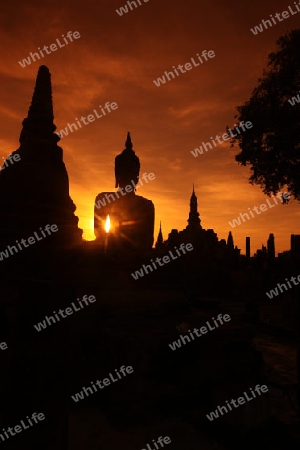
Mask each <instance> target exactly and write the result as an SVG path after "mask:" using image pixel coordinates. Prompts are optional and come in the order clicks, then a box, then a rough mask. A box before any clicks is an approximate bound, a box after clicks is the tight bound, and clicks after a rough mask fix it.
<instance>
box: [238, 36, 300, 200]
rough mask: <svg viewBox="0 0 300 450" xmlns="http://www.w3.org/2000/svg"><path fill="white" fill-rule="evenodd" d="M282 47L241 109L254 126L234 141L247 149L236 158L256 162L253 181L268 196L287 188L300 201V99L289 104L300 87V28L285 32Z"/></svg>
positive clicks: (240, 117)
mask: <svg viewBox="0 0 300 450" xmlns="http://www.w3.org/2000/svg"><path fill="white" fill-rule="evenodd" d="M277 45H278V47H279V49H278V51H277V52H276V53H275V52H274V53H270V54H269V57H268V65H267V69H266V70H265V71H264V72H263V77H262V78H260V79H259V80H258V86H257V87H256V88H255V89H254V90H253V92H252V95H251V98H250V100H249V101H247V102H246V103H245V104H244V105H242V106H238V107H237V111H238V114H237V115H236V116H235V117H236V118H237V119H238V121H239V122H241V121H244V122H246V121H250V122H252V124H253V127H252V128H251V129H249V130H246V131H245V132H243V133H242V134H239V135H238V136H237V137H234V138H233V139H232V141H231V144H232V146H234V145H235V144H238V146H239V147H240V149H241V152H240V153H239V154H237V155H236V156H235V159H236V161H237V162H238V163H239V164H241V165H243V166H247V165H249V166H251V167H250V170H251V172H252V173H251V176H250V178H249V182H250V183H251V184H258V185H260V186H261V188H262V190H263V192H264V193H265V194H267V195H271V194H277V193H278V192H279V191H280V190H281V188H283V187H284V186H286V187H287V189H288V191H289V193H290V194H291V195H292V196H293V197H294V198H295V199H297V200H299V201H300V103H296V104H295V105H294V106H292V105H291V104H290V103H289V102H288V100H289V99H291V98H292V97H294V96H297V94H299V91H300V30H293V31H291V32H289V33H287V34H286V35H285V36H282V37H281V38H280V39H279V40H278V42H277ZM299 98H300V97H299Z"/></svg>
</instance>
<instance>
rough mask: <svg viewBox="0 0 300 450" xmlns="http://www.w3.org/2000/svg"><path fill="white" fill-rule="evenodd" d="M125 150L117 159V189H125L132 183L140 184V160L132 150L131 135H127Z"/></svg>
mask: <svg viewBox="0 0 300 450" xmlns="http://www.w3.org/2000/svg"><path fill="white" fill-rule="evenodd" d="M125 147H126V148H125V150H123V151H122V153H121V154H120V155H118V156H116V158H115V176H116V185H115V187H116V188H119V187H121V188H125V186H128V185H129V184H130V183H131V182H132V181H133V182H134V184H137V183H138V180H139V173H140V160H139V158H138V157H137V156H136V154H135V152H134V150H133V149H132V142H131V138H130V133H129V132H128V134H127V139H126V142H125Z"/></svg>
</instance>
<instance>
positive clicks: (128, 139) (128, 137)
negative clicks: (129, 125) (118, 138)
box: [125, 131, 133, 150]
mask: <svg viewBox="0 0 300 450" xmlns="http://www.w3.org/2000/svg"><path fill="white" fill-rule="evenodd" d="M125 147H126V149H127V150H132V147H133V145H132V142H131V137H130V132H129V131H128V133H127V139H126V142H125Z"/></svg>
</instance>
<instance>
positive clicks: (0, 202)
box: [0, 66, 82, 253]
mask: <svg viewBox="0 0 300 450" xmlns="http://www.w3.org/2000/svg"><path fill="white" fill-rule="evenodd" d="M53 120H54V116H53V105H52V89H51V75H50V72H49V69H48V68H47V67H46V66H41V67H40V68H39V70H38V74H37V79H36V85H35V89H34V93H33V97H32V102H31V105H30V108H29V111H28V115H27V118H26V119H24V120H23V123H22V125H23V128H22V131H21V134H20V139H19V141H20V147H19V148H18V150H16V151H15V152H13V153H12V157H13V156H14V155H19V157H20V159H19V161H17V162H14V163H13V164H10V163H8V162H7V163H4V165H5V167H4V166H3V167H4V170H1V172H0V244H1V246H0V250H2V249H3V247H4V246H8V245H15V242H16V239H22V238H23V239H27V238H28V237H30V236H33V233H34V232H39V230H40V227H41V228H44V227H45V226H46V225H47V224H50V225H51V224H56V225H57V227H58V231H57V232H56V233H54V234H53V235H51V236H49V237H47V238H45V239H43V240H42V241H41V242H39V243H36V244H34V245H32V246H31V247H32V248H33V247H36V248H37V246H39V248H41V247H43V246H51V247H53V248H70V247H73V246H76V245H77V244H79V243H81V240H82V239H81V237H82V230H81V229H79V228H78V218H77V217H76V216H75V215H74V212H75V210H76V206H75V204H74V203H73V201H72V199H71V198H70V195H69V179H68V173H67V170H66V167H65V164H64V162H63V150H62V148H61V147H59V146H58V145H57V143H58V141H59V140H60V137H59V136H58V135H57V134H55V133H54V131H55V130H56V126H55V125H54V123H53ZM25 251H27V250H25V249H24V250H23V251H22V253H24V252H25Z"/></svg>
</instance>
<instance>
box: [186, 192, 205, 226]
mask: <svg viewBox="0 0 300 450" xmlns="http://www.w3.org/2000/svg"><path fill="white" fill-rule="evenodd" d="M201 228H202V227H201V220H200V218H199V213H198V201H197V197H196V194H195V189H194V184H193V192H192V195H191V200H190V213H189V218H188V226H187V229H190V230H195V229H201Z"/></svg>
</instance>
